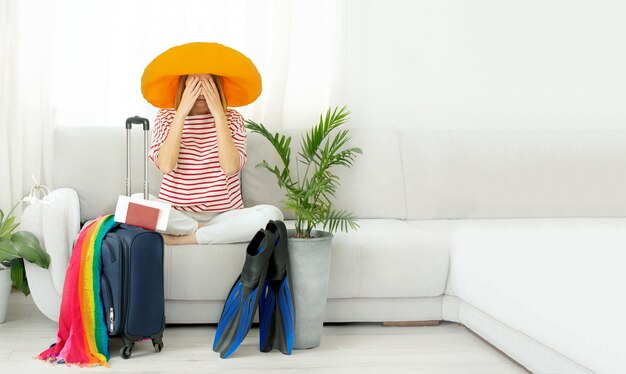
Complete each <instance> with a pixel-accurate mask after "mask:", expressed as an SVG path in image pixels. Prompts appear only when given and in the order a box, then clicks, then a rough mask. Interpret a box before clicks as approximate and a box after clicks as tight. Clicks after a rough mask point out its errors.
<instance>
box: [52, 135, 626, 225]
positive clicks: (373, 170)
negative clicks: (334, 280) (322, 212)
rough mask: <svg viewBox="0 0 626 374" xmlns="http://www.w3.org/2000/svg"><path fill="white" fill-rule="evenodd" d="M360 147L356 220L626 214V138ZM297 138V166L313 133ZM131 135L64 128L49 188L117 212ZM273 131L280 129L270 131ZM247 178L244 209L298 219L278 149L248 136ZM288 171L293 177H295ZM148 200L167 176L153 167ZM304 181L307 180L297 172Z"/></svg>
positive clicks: (403, 139) (351, 185) (424, 141)
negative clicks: (277, 170) (282, 184)
mask: <svg viewBox="0 0 626 374" xmlns="http://www.w3.org/2000/svg"><path fill="white" fill-rule="evenodd" d="M349 129H350V136H351V140H350V142H349V143H348V145H349V146H356V147H360V148H361V149H362V150H363V154H361V155H358V156H357V159H356V161H355V162H354V165H353V167H352V168H349V169H348V168H344V167H338V168H336V169H335V173H336V174H337V175H338V176H339V177H340V187H339V189H338V191H337V195H336V200H335V207H336V208H337V209H345V210H348V211H350V212H352V213H354V215H355V216H357V217H359V218H397V219H459V218H510V217H518V218H531V217H581V216H585V217H624V216H626V130H621V129H612V130H611V129H598V130H573V129H558V130H556V129H555V130H542V129H519V130H512V129H484V130H475V129H472V130H459V129H449V130H426V129H394V128H363V127H350V128H349ZM279 131H280V132H281V133H283V134H286V135H291V136H292V156H291V157H292V164H295V160H296V158H297V154H298V152H299V150H300V140H301V136H302V134H304V133H305V132H306V131H308V129H287V130H279ZM124 132H125V130H124V129H123V128H121V129H120V128H117V127H89V128H80V127H58V128H56V129H55V132H54V147H53V149H54V152H53V163H54V171H53V176H54V179H53V181H52V187H53V188H58V187H71V188H74V189H75V190H76V191H77V192H78V195H79V197H80V200H81V219H82V220H86V219H91V218H94V217H97V216H99V215H100V214H103V213H110V212H113V211H114V210H115V203H116V201H117V196H118V195H121V194H124V193H125V187H124V183H125V182H124V178H125V173H126V163H125V142H126V141H125V134H124ZM272 132H275V131H272ZM133 135H134V137H133V139H132V147H133V148H132V149H133V157H132V165H133V173H132V175H133V179H132V186H133V192H141V191H142V178H143V174H142V173H143V158H142V157H141V155H140V152H141V150H142V149H143V136H142V134H141V131H139V130H135V131H134V133H133ZM247 150H248V161H247V163H246V166H245V167H244V170H243V172H242V175H241V183H242V194H243V199H244V206H253V205H257V204H273V205H276V206H278V207H280V208H281V209H282V210H283V213H284V215H285V218H286V219H292V218H293V214H292V213H291V212H290V211H288V210H286V209H285V207H284V206H283V205H282V203H281V200H283V199H284V193H283V191H281V190H280V189H279V188H278V184H277V183H276V178H275V177H274V175H272V174H270V173H269V172H268V171H267V170H265V169H264V168H255V165H257V164H258V163H259V162H261V161H262V160H264V159H265V160H266V161H268V163H270V164H271V165H279V167H280V166H282V165H281V164H280V159H279V158H278V155H277V153H276V152H275V150H274V149H273V147H272V146H271V145H270V144H269V143H268V142H267V141H266V140H265V139H264V138H262V137H261V136H259V135H258V134H254V133H250V132H249V133H248V146H247ZM293 166H294V165H292V171H291V172H292V175H294V176H295V175H296V174H297V173H296V171H295V169H293ZM149 171H150V182H151V186H150V192H151V193H152V194H154V195H155V196H157V195H158V192H159V186H160V181H161V179H162V176H161V174H160V172H159V171H158V170H157V169H156V167H154V165H153V164H152V163H151V162H150V163H149ZM299 172H300V173H303V172H304V169H303V168H301V169H300V171H299Z"/></svg>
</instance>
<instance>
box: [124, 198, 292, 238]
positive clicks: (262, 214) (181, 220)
mask: <svg viewBox="0 0 626 374" xmlns="http://www.w3.org/2000/svg"><path fill="white" fill-rule="evenodd" d="M132 196H133V197H139V198H142V199H143V193H136V194H133V195H132ZM150 200H156V201H159V200H158V199H157V198H156V197H154V196H153V195H152V194H150ZM283 219H284V217H283V213H282V212H281V211H280V209H278V208H277V207H275V206H273V205H265V204H261V205H255V206H252V207H248V208H243V209H232V210H229V211H225V212H204V213H195V212H183V211H180V210H176V209H174V208H173V207H172V209H171V210H170V218H169V220H168V222H167V229H166V230H165V231H160V232H162V233H163V234H170V235H188V234H192V233H193V232H195V233H196V240H197V241H198V244H226V243H239V242H249V241H250V240H252V237H253V236H254V234H256V232H257V231H259V229H264V228H265V226H266V225H267V222H268V221H269V220H281V221H282V220H283ZM198 222H202V223H203V224H204V226H202V227H200V228H198Z"/></svg>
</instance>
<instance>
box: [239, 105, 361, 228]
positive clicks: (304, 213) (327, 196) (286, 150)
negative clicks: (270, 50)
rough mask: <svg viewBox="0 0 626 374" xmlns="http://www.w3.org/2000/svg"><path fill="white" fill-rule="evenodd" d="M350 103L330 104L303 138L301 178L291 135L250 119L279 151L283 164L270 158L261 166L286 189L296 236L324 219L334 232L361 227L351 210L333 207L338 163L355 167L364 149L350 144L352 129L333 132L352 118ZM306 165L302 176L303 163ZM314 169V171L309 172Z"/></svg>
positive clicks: (248, 124) (252, 126) (249, 124)
mask: <svg viewBox="0 0 626 374" xmlns="http://www.w3.org/2000/svg"><path fill="white" fill-rule="evenodd" d="M349 114H350V112H349V111H348V110H347V107H345V106H344V107H342V108H338V107H336V108H334V109H333V110H332V111H331V109H330V108H329V109H328V110H327V111H326V113H325V114H322V115H320V118H319V122H318V124H317V125H315V126H314V127H313V128H311V130H310V131H309V132H308V133H306V134H303V136H302V138H301V150H300V152H298V157H297V160H296V171H297V172H298V174H297V178H296V179H295V180H293V179H292V176H291V174H290V172H289V167H290V162H291V148H290V146H291V137H286V136H284V135H281V134H279V133H275V134H272V133H271V132H270V131H269V130H268V129H267V128H265V126H263V124H260V123H255V122H253V121H251V120H247V121H246V127H247V128H248V129H249V130H251V132H256V133H258V134H260V135H261V136H263V137H264V138H265V139H266V140H267V141H269V142H270V144H272V146H273V147H274V149H275V150H276V152H277V153H278V155H279V157H280V159H281V161H282V163H283V167H282V169H281V168H279V167H278V166H276V165H270V164H269V163H268V162H267V161H266V160H263V161H262V162H260V163H258V164H257V165H256V167H257V168H265V169H266V170H267V171H269V172H270V173H272V174H274V176H275V177H276V179H277V182H278V186H279V187H280V188H282V189H284V190H285V200H284V201H282V203H283V204H284V206H285V207H286V208H287V209H289V210H291V211H293V212H294V214H295V216H296V237H299V238H300V237H310V236H311V231H312V229H313V228H314V227H316V226H317V225H318V224H320V223H322V224H323V226H324V229H328V231H329V232H330V233H332V232H333V231H335V230H338V229H339V230H342V231H347V230H348V228H353V229H354V228H357V227H358V225H357V224H356V222H355V220H356V218H355V217H354V216H353V215H352V214H351V213H349V212H346V211H336V210H334V209H333V208H332V205H333V203H332V198H334V197H335V196H336V193H337V191H338V188H339V177H337V176H336V175H334V174H333V173H332V172H331V169H332V168H333V167H335V166H344V167H351V166H352V165H353V163H354V161H355V159H356V155H357V154H359V153H363V152H362V151H361V149H360V148H356V147H350V148H348V147H346V146H347V144H348V142H349V141H350V137H349V132H348V130H340V131H338V132H337V133H336V134H335V135H334V136H331V133H332V132H333V130H335V129H337V128H338V127H339V126H341V125H343V124H345V123H346V122H347V121H348V115H349ZM300 165H303V166H306V170H305V171H304V174H303V175H302V178H300V168H299V166H300ZM309 171H311V175H309Z"/></svg>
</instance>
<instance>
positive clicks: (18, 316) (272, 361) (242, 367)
mask: <svg viewBox="0 0 626 374" xmlns="http://www.w3.org/2000/svg"><path fill="white" fill-rule="evenodd" d="M56 329H57V326H56V323H54V322H52V321H50V320H48V319H47V318H46V317H44V316H43V315H42V314H41V313H40V312H39V310H37V308H36V307H35V305H34V304H33V303H32V299H31V298H30V297H28V298H24V296H23V295H22V294H19V293H17V292H13V294H12V295H11V300H10V302H9V311H8V315H7V321H6V322H5V323H4V324H1V325H0V373H2V374H4V373H7V374H9V373H11V374H13V373H61V372H63V373H65V372H73V373H88V372H97V373H105V372H106V373H109V372H110V373H130V372H134V373H194V372H202V373H212V372H217V371H221V370H229V371H232V372H236V373H248V372H250V373H252V372H254V373H272V372H278V371H280V372H309V373H340V372H341V373H344V372H345V373H385V374H392V373H394V374H395V373H402V372H409V373H428V374H437V373H463V374H465V373H477V374H478V373H480V374H488V373H497V374H505V373H527V371H526V370H524V369H523V368H521V367H520V366H518V365H517V364H516V363H514V362H513V361H511V360H510V359H509V358H508V357H506V356H505V355H503V354H501V353H500V352H498V351H497V350H495V349H493V348H491V347H490V346H489V345H488V344H486V343H485V342H484V341H482V340H481V339H479V338H477V337H476V336H474V335H473V334H472V333H471V332H469V331H468V330H466V329H465V328H464V327H462V326H459V325H457V324H455V323H448V322H445V323H442V324H440V325H439V326H435V327H383V326H381V325H380V324H345V325H336V324H335V325H329V326H325V327H324V336H323V338H322V345H321V346H320V347H318V348H316V349H312V350H305V351H295V352H294V353H293V354H292V355H291V356H284V355H282V354H281V353H279V352H277V351H276V352H272V353H261V352H259V351H258V339H259V334H258V329H257V328H253V329H252V330H250V332H249V333H248V336H247V338H246V340H245V341H244V343H243V344H242V345H241V346H240V347H239V349H238V350H237V352H235V354H234V355H233V356H231V358H229V359H226V360H222V359H220V358H219V355H218V354H216V353H214V352H213V351H212V350H211V343H212V341H213V335H214V334H215V326H214V325H198V326H168V327H167V328H166V330H165V334H164V337H163V342H164V348H163V351H162V352H160V353H155V352H154V351H153V349H152V344H150V342H149V341H146V342H140V343H137V344H136V345H135V348H134V350H133V354H132V357H131V358H130V359H128V360H124V359H122V358H120V357H119V353H118V350H119V347H120V345H121V343H120V341H119V340H118V339H114V340H112V341H111V344H110V345H111V357H112V358H111V360H110V361H109V363H110V366H111V367H110V369H106V368H102V367H97V368H91V369H87V368H77V367H67V366H65V365H51V364H48V363H45V362H43V361H39V360H35V359H33V356H35V355H36V354H37V353H39V352H40V351H42V350H44V349H46V348H47V347H48V346H49V345H50V344H51V343H53V342H54V340H55V335H56Z"/></svg>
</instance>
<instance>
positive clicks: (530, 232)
mask: <svg viewBox="0 0 626 374" xmlns="http://www.w3.org/2000/svg"><path fill="white" fill-rule="evenodd" d="M412 224H413V225H414V226H416V227H419V228H422V229H425V228H426V227H429V228H430V229H432V230H434V231H436V232H438V233H439V234H442V233H445V235H446V237H447V240H448V243H449V244H450V253H451V268H450V283H451V289H452V290H453V291H454V292H455V293H456V294H457V296H458V297H460V298H461V299H462V300H464V301H465V302H466V303H468V304H470V305H472V306H474V307H476V308H478V309H480V310H482V311H483V312H485V313H487V314H489V315H491V316H492V317H494V318H495V319H497V320H499V321H501V322H503V323H505V324H506V325H508V326H510V327H511V328H513V329H516V330H518V331H521V332H522V333H524V334H526V335H528V336H530V337H532V338H533V339H535V340H537V341H539V342H540V343H542V344H544V345H546V346H548V347H550V348H552V349H553V350H555V351H556V352H558V353H560V354H562V355H563V356H565V357H567V358H569V359H571V360H573V361H575V362H578V363H579V364H581V365H583V366H584V367H586V368H588V369H590V370H592V371H594V372H599V373H617V372H626V361H625V359H624V357H625V356H624V355H623V348H624V337H625V336H626V326H625V325H624V324H623V321H622V320H623V316H624V315H626V301H625V298H624V296H623V295H624V294H625V293H626V272H625V271H624V264H626V218H558V219H545V218H543V219H501V220H457V221H444V222H439V223H432V222H414V223H412ZM461 319H462V316H461Z"/></svg>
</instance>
